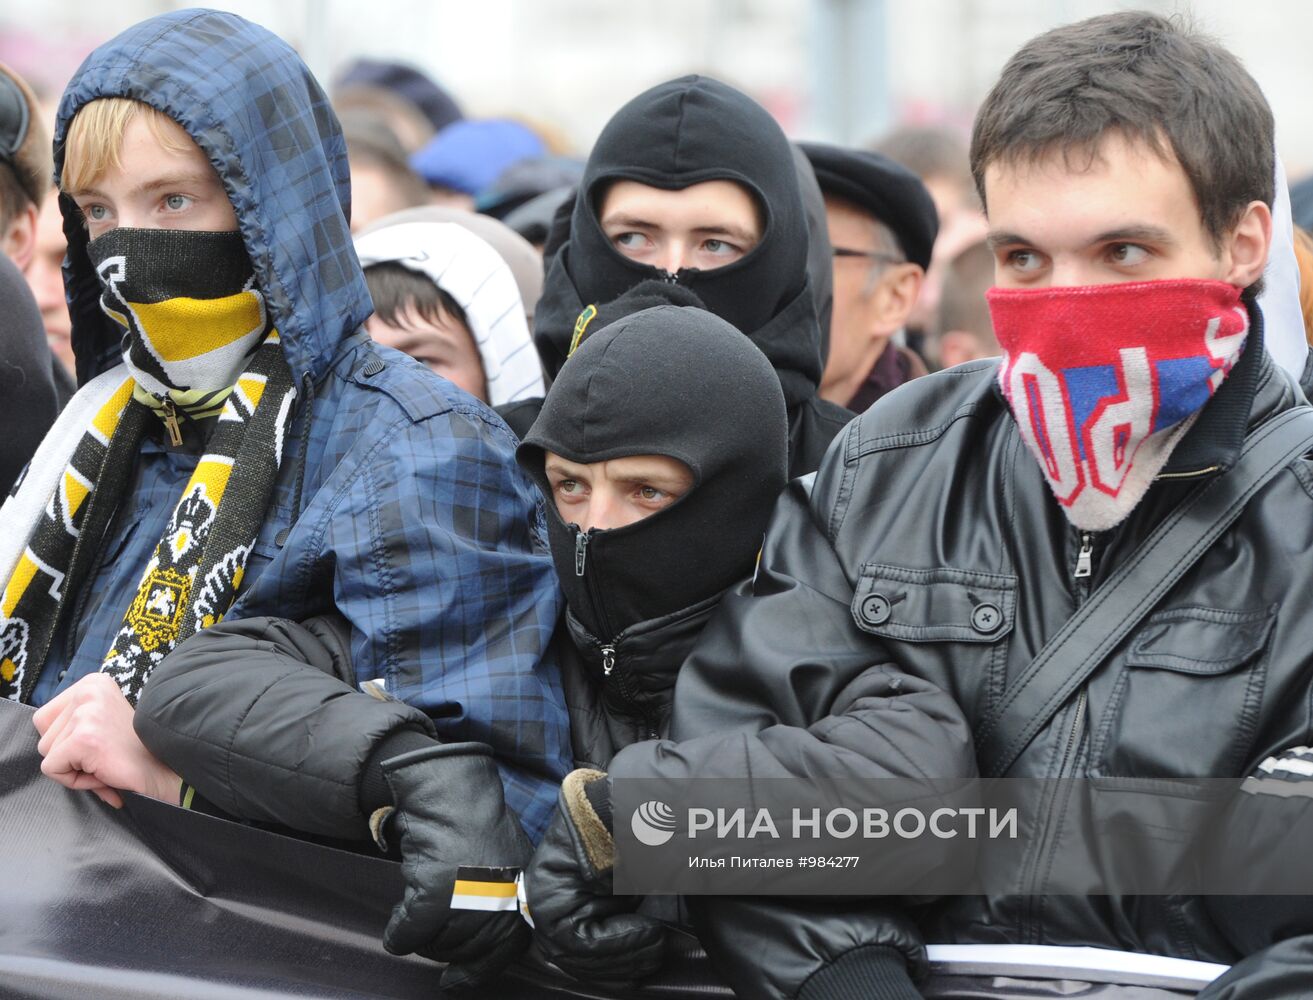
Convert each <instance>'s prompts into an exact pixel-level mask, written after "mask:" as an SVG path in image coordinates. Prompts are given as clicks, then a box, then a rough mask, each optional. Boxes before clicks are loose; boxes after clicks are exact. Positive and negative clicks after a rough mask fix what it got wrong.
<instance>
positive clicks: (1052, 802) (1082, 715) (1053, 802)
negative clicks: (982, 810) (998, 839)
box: [1025, 531, 1095, 944]
mask: <svg viewBox="0 0 1313 1000" xmlns="http://www.w3.org/2000/svg"><path fill="white" fill-rule="evenodd" d="M1094 541H1095V535H1094V532H1090V531H1082V532H1081V534H1080V549H1079V550H1078V551H1077V553H1076V565H1075V567H1074V569H1073V570H1072V579H1073V580H1074V581H1075V582H1076V587H1075V596H1076V607H1078V608H1079V607H1080V606H1081V605H1082V604H1084V603H1085V601H1086V600H1087V599H1088V598H1089V596H1090V590H1091V582H1092V578H1093V576H1094ZM1088 708H1089V688H1088V686H1087V685H1083V686H1082V687H1081V689H1080V691H1078V692H1077V694H1076V701H1075V704H1074V705H1073V706H1072V713H1071V722H1070V725H1069V727H1068V729H1067V738H1066V740H1065V742H1064V743H1063V747H1062V756H1061V758H1059V761H1058V770H1057V774H1056V775H1054V777H1055V778H1056V781H1055V782H1054V783H1053V784H1052V786H1051V791H1049V792H1048V793H1046V795H1045V798H1047V800H1048V801H1047V803H1046V804H1045V808H1044V811H1043V817H1044V818H1043V825H1042V827H1041V829H1040V832H1039V837H1038V838H1037V842H1038V847H1037V849H1036V851H1035V853H1034V855H1033V858H1034V861H1033V863H1032V865H1031V867H1030V872H1029V873H1028V875H1027V877H1026V879H1025V891H1026V893H1027V905H1026V908H1025V909H1026V912H1027V914H1028V916H1029V919H1028V920H1027V924H1028V925H1029V927H1028V931H1029V933H1028V934H1027V938H1028V940H1029V942H1030V943H1035V944H1037V943H1040V942H1041V941H1042V940H1043V935H1042V933H1041V931H1042V928H1041V927H1040V918H1039V912H1038V900H1039V899H1040V898H1041V897H1040V894H1039V890H1040V889H1041V886H1040V885H1039V884H1038V883H1039V881H1040V879H1041V877H1042V876H1041V874H1040V873H1041V872H1047V871H1048V870H1049V866H1050V856H1051V855H1052V854H1053V852H1054V851H1056V850H1057V834H1058V833H1059V832H1060V830H1059V829H1058V827H1059V823H1058V822H1057V821H1056V820H1055V818H1054V817H1055V814H1061V813H1062V812H1065V806H1064V805H1062V804H1061V803H1062V802H1065V800H1066V797H1067V796H1068V795H1070V794H1071V789H1070V788H1068V787H1066V785H1067V779H1068V778H1069V777H1070V776H1071V772H1072V769H1073V768H1074V767H1075V764H1076V761H1077V759H1078V758H1079V756H1080V748H1081V744H1082V743H1083V742H1084V741H1085V732H1086V726H1085V723H1086V715H1087V713H1088ZM1060 800H1061V802H1060Z"/></svg>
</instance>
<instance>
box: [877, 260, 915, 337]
mask: <svg viewBox="0 0 1313 1000" xmlns="http://www.w3.org/2000/svg"><path fill="white" fill-rule="evenodd" d="M924 281H925V272H924V271H923V270H921V267H920V265H917V264H893V265H890V266H889V267H888V268H887V269H886V270H885V272H884V274H882V275H881V276H880V280H879V282H878V283H877V284H876V287H875V302H874V306H875V308H874V310H873V314H874V315H873V320H874V324H873V325H874V326H875V329H873V330H872V333H876V334H880V335H883V336H888V335H890V334H892V333H894V332H895V331H897V330H901V329H902V328H903V327H904V326H905V325H906V323H907V317H908V316H909V315H911V312H912V307H913V306H915V305H916V300H917V296H919V295H920V294H921V285H922V283H923V282H924Z"/></svg>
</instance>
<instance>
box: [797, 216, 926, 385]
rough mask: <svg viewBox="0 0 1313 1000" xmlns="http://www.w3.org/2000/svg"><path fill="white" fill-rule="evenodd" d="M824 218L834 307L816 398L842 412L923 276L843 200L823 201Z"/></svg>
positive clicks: (875, 225)
mask: <svg viewBox="0 0 1313 1000" xmlns="http://www.w3.org/2000/svg"><path fill="white" fill-rule="evenodd" d="M825 218H826V221H827V223H828V225H829V231H830V245H831V246H832V247H833V248H834V307H833V312H832V314H831V317H830V354H829V356H828V357H827V358H826V361H825V372H824V374H823V375H822V376H821V397H822V398H823V399H828V400H830V401H831V402H833V403H838V404H839V405H840V406H846V405H848V402H849V401H850V400H851V399H852V398H853V396H855V395H856V394H857V391H858V389H859V388H860V386H861V384H862V382H863V381H865V379H866V376H867V375H869V374H870V372H871V369H872V368H873V367H874V366H875V363H876V361H877V360H879V358H880V354H881V353H882V352H883V351H884V349H885V346H886V345H887V344H888V343H889V338H890V337H891V336H893V334H894V333H895V332H896V331H897V330H899V329H900V328H901V327H902V325H903V324H904V323H905V322H906V321H907V317H908V314H909V313H910V312H911V310H912V307H913V306H914V305H915V304H916V301H917V295H918V294H919V292H920V290H921V279H922V271H921V268H920V267H919V266H918V265H916V264H911V263H908V262H907V261H906V260H905V259H904V258H903V253H902V250H901V249H900V248H899V247H898V245H897V241H896V240H895V239H894V238H893V235H892V233H889V231H888V230H887V229H885V228H884V227H883V226H881V225H880V224H879V222H878V221H877V220H876V219H875V217H874V216H872V215H871V214H870V213H869V212H867V211H866V210H865V209H863V208H861V207H860V206H858V205H856V204H854V203H853V202H851V201H849V200H848V199H846V198H839V197H835V196H831V195H827V196H826V198H825Z"/></svg>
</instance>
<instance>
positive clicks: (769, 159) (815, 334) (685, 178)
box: [534, 76, 821, 407]
mask: <svg viewBox="0 0 1313 1000" xmlns="http://www.w3.org/2000/svg"><path fill="white" fill-rule="evenodd" d="M793 156H794V154H793V151H792V148H791V147H790V145H789V142H788V140H787V139H786V138H785V136H784V132H783V130H781V128H780V126H779V124H778V123H777V122H776V121H775V119H773V118H772V117H771V116H770V113H769V112H767V111H766V109H765V108H763V107H762V106H761V105H760V104H758V103H757V102H756V101H754V100H753V99H752V98H750V97H748V96H747V95H746V94H744V93H741V92H740V91H738V90H735V89H734V88H733V87H729V86H727V85H725V84H723V83H720V82H719V81H717V80H712V79H708V78H707V77H702V76H686V77H681V78H680V79H678V80H671V81H669V82H668V83H663V84H660V85H658V86H656V87H653V88H652V89H650V90H648V91H645V92H644V93H642V94H639V95H638V96H637V97H635V98H634V99H633V100H632V101H630V102H629V103H628V104H626V105H625V106H624V107H623V108H621V109H620V110H619V111H617V112H616V114H615V115H614V116H613V117H612V118H611V120H610V121H609V122H608V123H607V125H606V127H605V128H604V129H603V130H602V134H601V135H600V136H599V137H598V140H597V143H596V145H595V146H594V147H593V150H592V153H591V154H590V155H589V157H588V164H587V166H586V168H585V172H584V177H583V180H582V181H581V182H580V185H579V192H578V195H577V196H576V198H575V202H574V210H573V215H572V217H571V221H570V234H569V240H568V242H566V244H565V245H564V246H563V247H562V248H561V250H560V251H558V253H557V256H556V258H554V259H553V260H552V261H551V263H550V265H549V268H548V275H547V283H546V286H545V287H544V299H545V301H546V302H547V308H546V310H540V313H539V316H538V318H537V320H536V322H535V329H534V339H535V343H536V345H537V347H538V350H539V354H540V355H541V356H542V358H543V362H544V365H545V366H546V368H547V371H548V373H549V374H550V375H554V374H555V372H556V370H557V369H558V368H559V367H560V365H561V363H562V362H563V361H564V359H565V357H566V354H567V352H568V345H569V342H570V335H571V328H572V327H573V323H574V317H575V316H576V315H577V314H578V309H582V308H584V307H586V306H588V305H590V304H593V305H597V304H600V303H603V302H609V301H611V300H612V299H615V298H617V297H618V296H620V295H622V294H624V292H625V291H627V290H628V289H629V288H631V287H632V286H634V285H636V284H637V283H639V282H640V281H643V280H646V279H650V278H667V277H668V276H667V275H666V273H665V272H664V271H662V270H660V269H659V268H656V267H653V266H651V265H649V264H642V263H639V262H637V261H633V260H630V259H629V258H628V257H626V256H624V255H623V254H622V253H620V251H619V250H617V249H616V248H615V247H614V246H613V245H612V244H611V241H610V240H609V239H608V238H607V236H606V234H605V233H604V232H603V231H602V227H601V223H600V221H599V216H598V212H599V210H600V208H601V206H602V200H603V198H604V197H605V194H606V191H607V189H608V188H609V187H610V186H611V184H612V183H614V182H615V181H618V180H632V181H637V182H639V183H641V184H647V185H650V186H652V187H657V188H664V189H667V190H680V189H683V188H686V187H689V186H690V185H692V184H698V183H701V182H703V181H713V180H728V181H735V182H737V183H738V184H740V185H742V186H743V187H744V188H745V189H747V191H748V192H749V193H750V194H751V195H752V196H753V198H754V199H755V200H756V202H757V205H758V208H759V210H760V212H761V219H762V224H763V225H762V238H761V241H760V242H759V243H758V244H757V246H756V247H754V248H753V249H752V251H751V252H749V253H748V254H746V255H745V256H744V257H742V258H741V259H739V260H737V261H735V262H734V263H732V264H728V265H726V266H725V267H719V268H715V269H711V270H697V269H684V270H681V271H679V272H678V274H677V275H675V276H674V278H675V280H677V281H678V283H679V284H681V285H684V286H686V287H688V288H690V289H692V290H693V291H694V292H696V293H697V295H698V297H699V298H701V299H702V301H703V302H704V303H705V304H706V307H707V309H708V310H709V311H711V312H713V313H715V314H716V315H717V316H719V317H720V318H721V319H724V320H726V321H728V322H729V323H730V324H732V325H733V326H734V327H736V328H737V329H738V330H739V331H740V332H742V333H744V334H746V335H747V336H748V337H749V338H750V339H751V340H752V341H753V342H754V343H756V345H757V347H758V348H759V349H760V350H761V351H762V353H763V354H765V355H766V357H767V358H768V359H769V360H770V362H771V365H772V366H773V367H774V368H775V370H776V372H777V375H778V378H779V381H780V384H781V386H782V387H783V389H784V395H785V399H786V402H787V404H788V406H790V407H793V406H796V405H797V404H798V403H800V402H802V401H804V400H806V399H810V398H811V397H812V396H814V395H815V393H816V387H817V385H818V384H819V381H820V375H821V344H820V329H819V327H818V326H816V322H815V309H814V307H813V306H812V305H811V303H810V301H809V302H808V303H806V305H807V309H806V310H805V311H806V312H807V313H809V314H810V328H809V329H807V330H806V331H805V333H807V334H810V335H802V334H800V332H799V326H800V324H797V323H788V324H778V323H777V324H772V322H771V321H772V320H773V319H775V317H776V316H778V315H779V314H780V313H781V312H783V311H784V310H785V309H786V308H787V307H789V306H790V305H792V304H793V303H794V302H795V300H797V299H798V297H799V296H800V295H804V294H805V295H808V296H810V291H809V286H808V281H807V246H808V243H807V219H806V214H805V212H804V210H803V203H802V197H801V195H800V194H799V189H798V176H797V171H796V167H795V163H794V159H793ZM556 282H569V283H571V284H572V285H573V291H574V292H576V293H577V299H575V298H574V296H570V295H567V294H565V293H566V292H567V290H566V289H563V288H559V287H558V288H553V287H552V286H553V284H555V283H556ZM557 298H560V299H562V302H561V306H560V309H559V310H558V311H560V312H562V313H568V312H569V311H570V308H571V307H573V306H575V304H576V303H577V307H576V308H575V310H574V313H573V314H572V315H569V316H568V317H567V316H565V315H562V316H552V315H551V312H552V308H553V300H555V299H557Z"/></svg>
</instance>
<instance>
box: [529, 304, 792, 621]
mask: <svg viewBox="0 0 1313 1000" xmlns="http://www.w3.org/2000/svg"><path fill="white" fill-rule="evenodd" d="M787 437H788V424H787V416H786V413H785V409H784V399H783V396H782V393H781V391H780V387H779V382H778V380H777V379H776V377H775V373H774V372H773V370H772V369H771V367H770V364H769V362H768V361H767V360H766V358H765V357H764V356H763V355H762V353H761V352H760V351H759V350H757V348H755V347H754V346H753V345H752V344H751V343H750V342H749V341H748V340H746V339H745V338H744V337H743V336H741V335H740V334H739V333H738V331H737V330H735V329H734V328H733V327H731V326H730V325H729V324H728V323H726V322H725V321H724V320H721V319H719V318H717V317H716V316H713V315H712V314H710V313H708V312H705V311H703V310H701V309H696V308H690V307H687V306H672V305H662V306H657V307H655V308H650V309H643V310H641V311H639V312H635V313H633V314H632V315H629V316H625V317H624V318H622V319H620V320H618V321H616V322H614V323H612V324H611V325H610V326H607V327H606V328H604V329H602V330H599V331H597V332H595V333H594V332H590V333H589V336H588V337H587V339H586V340H584V342H583V344H582V346H580V347H579V348H578V350H576V351H575V353H574V354H573V355H572V356H571V357H570V359H569V361H568V362H566V364H565V365H564V367H563V368H562V369H561V372H560V375H559V376H558V377H557V379H556V382H555V383H554V384H553V385H552V388H551V390H550V391H549V392H548V393H547V398H546V400H545V401H544V403H543V408H542V412H541V414H539V416H538V419H537V420H536V421H535V422H534V425H533V427H532V428H530V430H529V433H528V434H527V435H526V436H525V439H524V443H523V444H522V445H521V446H520V448H519V451H518V452H517V459H518V460H519V463H520V465H521V467H522V468H524V470H525V471H526V472H527V473H529V475H531V476H533V477H534V479H535V480H536V481H537V482H538V484H539V487H540V488H541V489H542V491H543V494H544V496H545V497H547V513H548V518H547V524H548V534H549V537H550V539H551V546H552V555H553V557H554V559H555V561H556V566H557V572H558V573H559V575H560V577H561V584H562V588H563V589H564V591H565V596H566V601H567V603H568V604H569V606H570V610H571V611H572V613H573V614H574V615H575V617H576V618H578V619H579V621H580V622H582V623H583V625H584V626H585V627H586V628H587V629H588V630H589V632H591V633H592V634H593V635H594V636H596V637H597V638H598V639H599V640H601V641H602V642H609V641H611V640H613V639H615V638H616V637H617V636H618V635H619V634H620V633H621V632H623V631H624V630H625V629H628V628H631V627H632V626H634V625H637V624H639V623H640V622H644V621H650V620H652V619H656V618H660V617H662V616H665V615H670V614H672V613H674V612H676V611H679V610H681V609H684V608H687V607H689V606H691V605H694V604H697V603H698V602H700V601H704V600H707V599H708V598H710V597H713V596H714V595H716V594H718V593H720V592H721V591H723V590H725V589H726V588H728V587H730V586H731V585H732V584H734V583H736V582H737V581H739V580H741V579H742V578H744V577H745V576H747V575H749V574H750V573H751V572H752V569H753V565H754V562H755V559H756V555H757V551H758V549H759V548H760V546H761V539H762V535H763V533H764V532H765V529H766V521H767V519H768V518H769V516H770V512H771V509H772V507H773V506H774V503H775V498H776V496H777V495H778V494H779V492H780V490H781V489H782V488H783V487H784V483H785V470H786V463H787V451H788V441H787ZM545 451H552V452H555V453H556V454H558V455H561V456H562V457H564V458H566V459H568V460H570V461H572V462H578V463H581V464H585V463H591V462H601V461H605V460H607V459H612V458H620V457H623V456H629V455H665V456H668V457H670V458H674V459H678V460H679V461H681V462H683V463H684V464H685V465H687V466H688V467H689V469H690V470H692V473H693V487H692V488H691V489H690V490H689V492H688V493H687V494H685V496H683V497H682V498H681V499H679V500H678V501H676V502H675V503H673V504H672V505H671V506H669V507H667V508H666V509H664V510H661V511H659V512H657V513H655V514H652V515H650V516H649V517H646V518H644V519H643V520H641V521H638V522H636V523H634V524H630V525H626V526H625V527H623V528H615V529H611V530H592V531H589V532H586V533H581V532H580V531H579V529H578V527H577V526H576V525H573V524H567V523H565V521H564V520H563V519H562V518H561V516H560V515H559V514H558V513H557V510H556V504H555V502H554V501H553V498H552V490H551V487H550V485H549V483H548V481H547V476H546V473H545V470H544V452H545Z"/></svg>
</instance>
